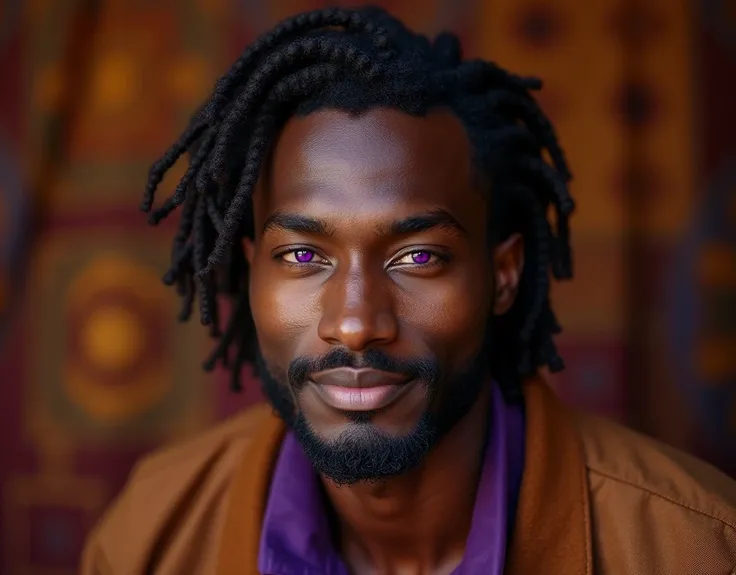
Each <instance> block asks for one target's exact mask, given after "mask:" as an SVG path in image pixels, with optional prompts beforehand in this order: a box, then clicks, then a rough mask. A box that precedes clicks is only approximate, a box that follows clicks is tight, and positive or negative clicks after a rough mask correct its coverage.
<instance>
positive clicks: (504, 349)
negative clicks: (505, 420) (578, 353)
mask: <svg viewBox="0 0 736 575" xmlns="http://www.w3.org/2000/svg"><path fill="white" fill-rule="evenodd" d="M539 89H541V82H540V81H539V80H538V79H536V78H524V77H519V76H516V75H514V74H511V73H509V72H507V71H506V70H504V69H502V68H500V67H498V66H496V65H495V64H493V63H491V62H486V61H482V60H465V59H463V57H462V54H461V47H460V41H459V40H458V38H457V37H456V36H454V35H452V34H447V33H445V34H441V35H439V36H438V37H437V38H436V39H434V41H431V40H430V39H429V38H427V37H425V36H422V35H418V34H415V33H413V32H412V31H410V30H409V29H407V28H406V27H405V26H404V25H403V24H402V23H401V22H400V21H398V20H397V19H395V18H393V17H392V16H390V15H389V14H388V13H387V12H385V11H384V10H382V9H380V8H376V7H366V8H361V9H350V10H348V9H336V8H330V9H323V10H318V11H313V12H306V13H303V14H299V15H297V16H295V17H293V18H290V19H288V20H285V21H284V22H282V23H281V24H279V25H278V26H276V27H275V28H274V29H273V30H271V31H270V32H268V33H267V34H265V35H263V36H261V37H260V38H259V39H258V40H256V41H255V42H254V43H253V44H252V45H251V46H250V47H248V48H247V49H246V50H245V52H244V53H243V54H242V55H241V56H240V58H239V59H238V60H237V61H236V62H235V64H234V65H233V66H232V68H230V70H229V71H228V72H227V74H225V75H224V76H223V77H222V78H220V79H219V80H218V81H217V83H216V85H215V88H214V92H213V94H212V95H211V96H210V98H209V99H208V100H207V101H206V102H205V103H204V104H203V105H202V106H201V107H200V109H199V110H198V112H197V113H196V114H195V115H194V116H193V118H192V120H191V122H190V124H189V126H188V127H187V129H186V131H185V132H184V133H183V134H182V135H181V137H180V138H179V139H178V140H177V141H176V142H175V143H174V144H173V146H171V148H170V149H169V150H168V151H167V152H166V153H165V154H164V155H163V157H161V158H160V159H159V160H158V161H157V162H156V163H155V164H154V165H153V167H152V168H151V170H150V174H149V179H148V184H147V186H146V191H145V195H144V199H143V202H142V209H143V210H144V211H146V212H149V214H150V215H149V221H150V223H151V224H152V225H155V224H157V223H158V222H159V221H161V220H162V219H163V218H166V217H167V216H168V215H170V214H171V213H172V212H173V211H174V210H176V209H177V208H179V207H180V208H181V220H180V223H179V230H178V233H177V234H176V236H175V238H174V242H173V249H172V253H171V267H170V269H169V270H168V271H167V272H166V274H165V276H164V280H163V281H164V282H165V283H166V284H168V285H173V286H176V289H177V291H178V293H179V294H180V296H181V298H182V302H183V306H182V310H181V313H180V316H179V319H180V320H181V321H187V320H188V319H189V318H190V316H191V314H192V308H193V305H194V301H195V299H197V300H198V301H199V313H200V317H201V321H202V324H203V325H208V326H210V330H211V335H212V336H213V337H214V338H215V339H216V340H217V343H216V345H215V348H214V350H213V351H212V353H211V355H210V356H209V358H208V359H207V360H206V361H205V362H204V368H205V369H206V370H212V369H213V368H214V366H215V365H216V363H217V362H220V363H221V364H222V365H224V366H226V367H228V368H229V369H230V370H231V372H232V388H233V389H234V390H239V389H240V373H241V369H242V367H243V364H244V363H245V362H247V361H252V360H253V359H254V356H255V351H256V342H255V339H256V334H255V327H254V324H253V320H252V317H251V313H250V307H249V301H248V289H247V286H248V280H247V275H248V266H247V263H246V260H245V256H244V253H243V248H242V242H241V239H242V238H243V237H251V238H252V237H253V233H254V229H253V221H252V206H251V197H252V195H253V189H254V187H255V185H256V181H257V180H258V176H259V173H260V171H261V169H262V168H263V166H264V163H265V162H267V161H268V154H269V151H270V146H271V145H272V144H273V142H274V139H275V137H276V136H277V134H278V132H279V130H280V129H281V128H282V127H283V125H284V124H285V123H286V121H287V120H288V119H289V118H290V117H291V116H293V115H306V114H309V113H310V112H312V111H315V110H317V109H321V108H337V109H341V110H345V111H349V112H352V113H361V112H363V111H366V110H367V109H369V108H372V107H390V108H395V109H399V110H401V111H403V112H405V113H407V114H411V115H414V116H424V115H426V114H427V113H428V111H430V110H431V109H432V108H437V107H444V108H447V109H449V110H450V111H452V112H453V113H454V114H455V115H456V117H457V118H458V119H459V120H460V121H461V122H462V124H463V125H464V128H465V130H466V133H467V134H468V138H469V141H470V143H471V147H472V150H473V164H474V167H475V168H476V172H477V173H478V174H479V176H480V179H481V181H482V183H483V185H484V187H485V189H487V191H488V193H489V194H490V197H491V202H490V203H491V204H492V208H491V210H490V214H489V230H491V232H492V235H493V238H492V240H493V241H494V242H497V241H501V240H503V239H504V238H506V237H508V236H509V235H511V234H512V233H521V234H523V236H524V237H525V269H524V272H523V274H522V278H521V282H520V288H519V294H518V297H517V300H516V302H515V304H514V305H513V307H512V309H511V310H510V311H509V312H508V313H507V314H505V315H504V316H502V317H501V318H497V322H496V326H497V327H496V329H497V330H500V333H501V335H500V336H498V337H495V338H494V346H493V348H494V349H493V350H492V352H491V353H492V357H491V358H490V361H491V366H490V368H491V372H492V375H493V376H494V378H495V379H496V380H497V381H498V382H499V383H500V385H501V387H502V389H503V390H504V393H505V394H506V396H507V397H509V398H514V397H515V398H518V397H519V391H520V382H521V380H522V378H523V377H524V376H526V375H530V374H532V373H534V372H536V370H537V369H538V368H540V367H542V366H547V367H548V368H549V369H550V370H551V371H560V370H561V369H563V367H564V365H563V362H562V359H561V358H560V356H559V355H558V353H557V350H556V348H555V345H554V342H553V340H552V336H553V335H554V334H557V333H559V332H560V327H559V325H558V323H557V320H556V318H555V314H554V313H553V311H552V308H551V305H550V299H549V291H550V290H549V287H550V270H551V272H552V274H553V275H554V277H555V278H557V279H567V278H571V277H572V261H571V250H570V229H569V225H568V221H569V216H570V214H571V213H572V211H573V208H574V203H573V200H572V199H571V197H570V195H569V193H568V190H567V183H568V181H569V180H570V177H571V176H570V172H569V170H568V167H567V164H566V161H565V157H564V154H563V152H562V150H561V148H560V146H559V145H558V143H557V138H556V136H555V131H554V129H553V127H552V125H551V124H550V122H549V120H548V119H547V118H546V117H545V115H544V114H543V113H542V111H541V110H540V108H539V106H538V105H537V103H536V101H535V100H534V98H533V97H532V96H531V94H530V92H531V91H534V90H539ZM186 152H188V153H189V156H190V158H189V167H188V169H187V171H186V173H185V174H184V176H183V177H182V179H181V181H180V182H179V184H178V186H177V187H176V189H175V190H174V192H173V194H172V195H171V196H170V197H169V198H167V199H166V200H165V201H164V202H163V204H162V205H161V207H158V208H156V209H155V210H153V209H152V208H153V203H154V194H155V191H156V189H157V187H158V185H159V184H160V183H161V181H162V179H163V177H164V175H165V173H166V172H167V170H169V169H170V168H171V167H172V166H173V165H174V164H175V163H176V162H177V160H178V159H179V157H180V156H182V155H183V154H184V153H186ZM551 213H553V214H554V218H553V219H552V218H550V219H551V220H552V221H550V219H548V214H551ZM218 296H224V297H228V298H231V299H232V300H233V301H234V302H235V305H234V307H233V312H232V314H231V316H230V318H229V319H228V321H227V322H226V325H225V327H224V329H223V330H222V331H221V330H220V324H221V322H220V319H219V317H218V307H217V298H218ZM496 333H497V334H498V333H499V331H496ZM232 351H234V352H235V357H234V358H231V357H230V355H231V352H232Z"/></svg>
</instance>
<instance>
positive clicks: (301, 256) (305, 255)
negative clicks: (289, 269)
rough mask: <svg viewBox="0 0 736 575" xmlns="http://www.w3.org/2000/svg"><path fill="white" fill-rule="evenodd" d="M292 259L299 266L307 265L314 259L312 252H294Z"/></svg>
mask: <svg viewBox="0 0 736 575" xmlns="http://www.w3.org/2000/svg"><path fill="white" fill-rule="evenodd" d="M293 253H294V259H295V260H296V261H298V262H299V263H300V264H308V263H309V262H311V261H312V260H313V259H314V252H313V251H312V250H295V251H294V252H293Z"/></svg>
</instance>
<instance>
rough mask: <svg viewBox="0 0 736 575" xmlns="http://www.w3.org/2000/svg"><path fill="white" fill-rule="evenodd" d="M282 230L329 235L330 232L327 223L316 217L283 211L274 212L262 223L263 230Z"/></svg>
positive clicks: (264, 231)
mask: <svg viewBox="0 0 736 575" xmlns="http://www.w3.org/2000/svg"><path fill="white" fill-rule="evenodd" d="M275 230H282V231H286V232H295V233H298V234H312V235H322V236H329V235H330V232H329V230H328V228H327V224H326V223H325V222H324V221H322V220H320V219H317V218H311V217H309V216H304V215H302V214H289V213H285V212H275V213H274V214H272V215H271V216H270V217H269V218H268V219H267V220H266V223H264V224H263V231H262V232H261V233H264V234H265V233H266V232H268V231H275Z"/></svg>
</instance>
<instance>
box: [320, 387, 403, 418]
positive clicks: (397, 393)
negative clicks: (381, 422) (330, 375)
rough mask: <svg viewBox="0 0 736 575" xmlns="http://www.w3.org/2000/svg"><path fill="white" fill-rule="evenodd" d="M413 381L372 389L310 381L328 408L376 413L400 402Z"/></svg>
mask: <svg viewBox="0 0 736 575" xmlns="http://www.w3.org/2000/svg"><path fill="white" fill-rule="evenodd" d="M412 384H413V380H412V381H409V382H406V383H401V384H395V383H393V384H388V385H375V386H372V387H347V386H341V385H325V384H318V383H315V382H314V381H310V382H309V385H310V386H311V387H312V388H313V389H314V391H315V392H316V394H317V396H318V397H319V398H320V399H321V400H322V401H323V402H324V403H326V404H327V405H328V406H330V407H332V408H334V409H337V410H339V411H376V410H378V409H383V408H385V407H388V406H389V405H391V404H392V403H395V402H396V401H398V400H399V398H401V397H402V396H403V395H404V394H405V393H406V392H407V391H408V390H409V389H410V388H411V387H412Z"/></svg>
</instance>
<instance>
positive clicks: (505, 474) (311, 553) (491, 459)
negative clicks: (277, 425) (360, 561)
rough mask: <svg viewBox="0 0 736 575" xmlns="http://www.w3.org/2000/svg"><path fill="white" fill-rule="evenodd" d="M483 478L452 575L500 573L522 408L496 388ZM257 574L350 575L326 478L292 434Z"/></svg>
mask: <svg viewBox="0 0 736 575" xmlns="http://www.w3.org/2000/svg"><path fill="white" fill-rule="evenodd" d="M490 409H491V417H490V425H489V426H488V428H489V431H488V434H489V435H488V441H487V443H486V448H485V454H484V461H483V466H482V471H481V478H480V482H479V485H478V492H477V494H476V501H475V507H474V510H473V519H472V523H471V529H470V533H469V535H468V540H467V545H466V549H465V555H464V558H463V561H462V563H461V564H460V565H459V566H458V567H457V569H456V570H455V571H454V572H453V575H470V574H475V573H487V574H488V575H496V574H497V575H501V574H502V573H503V567H504V563H505V557H506V546H507V532H510V531H509V520H510V518H513V516H514V513H515V502H516V498H517V493H518V489H519V485H520V482H521V474H522V470H523V449H524V423H523V413H522V411H523V410H522V407H521V406H520V405H508V404H507V403H506V402H505V401H504V398H503V396H502V394H501V391H500V389H499V386H498V385H495V384H494V385H492V394H491V406H490ZM258 570H259V572H261V573H263V574H264V575H347V574H348V571H347V569H346V567H345V565H344V564H343V562H342V560H341V559H340V557H339V555H338V554H337V553H336V551H335V549H334V546H333V543H332V538H331V532H330V526H329V522H328V519H327V514H326V512H325V510H324V498H323V494H322V490H321V486H320V480H319V477H318V476H317V474H316V473H315V472H314V470H313V469H312V466H311V463H310V462H309V460H308V459H307V457H306V455H305V454H304V451H303V450H302V448H301V446H300V445H299V442H298V441H297V439H296V438H295V437H294V435H293V434H292V433H287V435H286V437H285V438H284V441H283V443H282V446H281V450H280V453H279V457H278V459H277V462H276V467H275V469H274V473H273V476H272V481H271V488H270V493H269V497H268V503H267V505H266V511H265V515H264V520H263V528H262V531H261V540H260V548H259V553H258Z"/></svg>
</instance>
